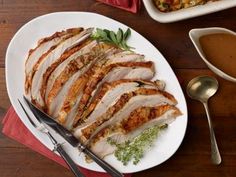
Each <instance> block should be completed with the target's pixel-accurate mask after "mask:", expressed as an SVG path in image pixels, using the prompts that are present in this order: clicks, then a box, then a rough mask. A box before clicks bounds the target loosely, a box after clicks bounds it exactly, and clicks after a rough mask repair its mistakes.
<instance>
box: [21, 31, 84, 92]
mask: <svg viewBox="0 0 236 177" xmlns="http://www.w3.org/2000/svg"><path fill="white" fill-rule="evenodd" d="M82 31H83V28H73V29H67V30H66V31H61V32H56V33H54V34H53V35H52V36H49V37H46V38H43V39H41V40H40V41H39V42H38V45H37V46H36V47H35V48H34V49H31V50H30V51H29V54H28V58H27V60H26V62H25V76H26V77H25V92H26V94H29V89H30V85H31V81H32V76H33V73H34V71H33V68H34V66H35V65H36V64H39V62H40V61H41V58H43V57H44V56H45V55H47V54H48V52H49V51H50V50H52V49H53V48H55V46H57V45H58V44H59V43H60V42H61V41H63V40H65V39H66V38H68V37H69V36H71V35H74V34H78V33H80V32H82Z"/></svg>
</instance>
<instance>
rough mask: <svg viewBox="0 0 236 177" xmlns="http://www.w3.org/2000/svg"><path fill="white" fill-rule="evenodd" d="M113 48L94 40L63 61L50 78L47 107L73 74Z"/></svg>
mask: <svg viewBox="0 0 236 177" xmlns="http://www.w3.org/2000/svg"><path fill="white" fill-rule="evenodd" d="M111 49H112V47H111V46H109V45H106V44H104V43H103V44H97V43H96V41H93V42H92V43H90V44H88V45H86V46H85V47H84V48H82V49H81V50H80V51H79V52H78V54H77V55H76V56H74V57H71V59H68V60H66V61H65V63H64V62H63V63H62V64H61V65H62V66H61V65H59V66H58V67H57V69H56V70H55V71H54V72H53V73H52V74H51V76H50V78H49V80H48V84H47V91H46V96H45V97H46V98H45V100H46V104H47V107H48V108H50V104H51V102H52V100H53V99H54V98H55V96H56V95H57V94H58V92H59V91H60V90H61V88H62V87H63V86H64V84H65V83H66V82H67V81H68V80H69V79H70V77H71V76H72V75H74V74H75V73H76V72H77V71H79V70H80V69H82V68H83V67H85V66H86V65H88V64H89V63H90V62H96V61H97V60H98V59H99V58H101V57H105V55H106V54H107V53H108V52H109V51H110V50H111Z"/></svg>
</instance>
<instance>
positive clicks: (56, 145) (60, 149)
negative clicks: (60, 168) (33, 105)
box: [18, 99, 85, 177]
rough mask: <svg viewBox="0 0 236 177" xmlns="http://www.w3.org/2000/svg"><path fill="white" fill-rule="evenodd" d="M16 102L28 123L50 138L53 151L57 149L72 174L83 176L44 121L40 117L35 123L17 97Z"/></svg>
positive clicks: (78, 176) (77, 176)
mask: <svg viewBox="0 0 236 177" xmlns="http://www.w3.org/2000/svg"><path fill="white" fill-rule="evenodd" d="M18 102H19V103H20V106H21V107H22V109H23V111H24V112H25V114H26V117H27V118H28V119H29V121H30V123H31V124H32V125H33V126H34V127H35V128H36V129H37V130H39V131H41V132H42V133H45V134H46V135H47V136H48V137H49V139H50V140H51V142H52V144H53V146H54V150H53V151H57V152H58V153H59V154H60V155H61V157H62V158H63V159H64V160H65V162H66V163H67V165H68V166H69V167H70V169H71V171H72V172H73V173H74V175H75V176H76V177H85V176H84V175H83V174H82V172H80V171H79V169H78V167H77V165H76V164H75V162H74V161H73V160H72V159H71V158H70V156H69V155H68V154H67V153H66V151H65V150H64V149H63V147H62V144H60V143H58V142H57V140H56V139H55V138H54V137H53V136H52V134H51V133H50V132H49V130H48V129H47V127H46V126H45V125H44V123H43V122H42V121H41V120H40V119H37V123H36V122H34V121H33V119H32V118H31V117H30V116H29V115H28V113H27V111H26V110H25V108H24V106H23V105H22V103H21V102H20V100H19V99H18Z"/></svg>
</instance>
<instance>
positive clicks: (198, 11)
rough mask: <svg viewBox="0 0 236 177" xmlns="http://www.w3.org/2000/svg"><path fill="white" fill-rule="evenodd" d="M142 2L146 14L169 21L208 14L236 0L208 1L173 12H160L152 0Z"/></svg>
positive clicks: (233, 3) (162, 20) (232, 3)
mask: <svg viewBox="0 0 236 177" xmlns="http://www.w3.org/2000/svg"><path fill="white" fill-rule="evenodd" d="M143 4H144V6H145V8H146V9H147V12H148V14H149V15H150V16H151V17H152V18H153V19H154V20H156V21H158V22H161V23H170V22H175V21H180V20H184V19H188V18H193V17H197V16H201V15H206V14H210V13H213V12H217V11H221V10H224V9H228V8H231V7H235V6H236V0H220V1H215V2H209V3H207V4H204V5H199V6H195V7H191V8H187V9H180V10H177V11H173V12H165V13H164V12H160V11H159V10H158V9H157V8H156V6H155V5H154V3H153V0H143Z"/></svg>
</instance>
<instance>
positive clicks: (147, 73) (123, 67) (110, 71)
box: [74, 61, 154, 126]
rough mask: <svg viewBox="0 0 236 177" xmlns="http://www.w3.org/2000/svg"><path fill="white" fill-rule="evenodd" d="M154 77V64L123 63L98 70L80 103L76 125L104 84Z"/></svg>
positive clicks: (87, 85) (87, 84) (88, 83)
mask: <svg viewBox="0 0 236 177" xmlns="http://www.w3.org/2000/svg"><path fill="white" fill-rule="evenodd" d="M153 76H154V66H153V63H152V62H150V61H149V62H122V63H113V64H110V65H107V66H105V67H102V68H98V69H97V70H96V72H95V73H94V75H93V76H91V77H90V80H89V81H88V82H87V83H86V86H85V90H84V92H83V95H82V98H81V100H80V103H79V107H78V113H77V115H76V118H75V120H74V125H75V126H76V125H77V122H78V121H79V120H80V119H81V116H82V114H83V112H84V111H85V108H86V107H88V106H89V104H90V102H91V100H92V98H93V96H95V95H96V92H98V91H99V90H100V86H101V85H102V84H103V83H104V82H112V81H116V80H119V79H144V80H145V79H146V80H149V79H151V78H152V77H153Z"/></svg>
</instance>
